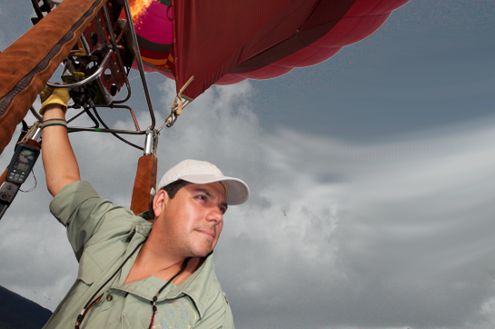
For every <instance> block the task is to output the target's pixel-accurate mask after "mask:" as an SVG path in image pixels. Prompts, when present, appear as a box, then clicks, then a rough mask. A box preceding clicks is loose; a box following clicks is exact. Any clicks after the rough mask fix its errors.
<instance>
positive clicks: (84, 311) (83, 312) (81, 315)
mask: <svg viewBox="0 0 495 329" xmlns="http://www.w3.org/2000/svg"><path fill="white" fill-rule="evenodd" d="M145 241H146V239H145V240H143V241H142V242H141V243H139V244H138V245H137V246H136V247H135V248H134V250H133V251H132V252H131V253H130V254H129V256H127V258H126V259H125V260H124V261H123V262H122V264H120V266H119V268H118V269H117V270H116V271H115V272H114V273H113V274H112V275H111V276H110V277H109V278H108V279H107V280H106V281H105V283H103V284H102V285H101V286H100V287H99V288H98V290H96V292H95V293H94V294H93V296H91V298H90V299H89V300H88V302H87V303H86V305H84V307H83V309H82V310H81V312H80V313H79V315H78V316H77V319H76V324H75V329H79V328H80V326H81V323H82V322H83V320H84V317H85V316H86V314H87V312H88V310H89V309H90V308H91V307H92V306H93V305H94V304H96V303H97V302H99V301H100V299H101V297H102V296H103V294H101V295H100V296H98V298H96V299H94V298H95V297H96V295H98V293H99V292H100V291H101V290H102V289H103V288H104V287H105V286H106V285H107V284H108V282H110V280H112V279H113V278H114V277H115V275H117V273H119V271H120V270H121V269H122V267H124V265H125V264H126V263H127V261H128V260H129V259H130V258H131V257H132V255H134V253H135V252H136V251H137V250H138V249H139V247H141V245H143V243H144V242H145Z"/></svg>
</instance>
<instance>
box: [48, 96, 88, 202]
mask: <svg viewBox="0 0 495 329" xmlns="http://www.w3.org/2000/svg"><path fill="white" fill-rule="evenodd" d="M68 98H69V96H68V92H67V90H66V89H55V91H53V93H52V94H51V95H50V96H49V97H48V98H47V99H46V100H44V101H43V105H42V112H43V122H44V128H43V131H42V156H43V166H44V168H45V177H46V186H47V188H48V191H49V192H50V194H51V195H52V196H55V195H56V194H57V193H58V192H59V191H60V190H61V189H62V188H63V187H64V186H65V185H67V184H70V183H72V182H75V181H78V180H80V175H79V166H78V165H77V160H76V157H75V155H74V152H73V151H72V146H71V144H70V141H69V136H68V134H67V128H66V127H64V126H60V125H56V123H57V121H55V120H54V119H61V120H64V121H65V110H66V104H67V101H68ZM50 123H52V124H54V125H50Z"/></svg>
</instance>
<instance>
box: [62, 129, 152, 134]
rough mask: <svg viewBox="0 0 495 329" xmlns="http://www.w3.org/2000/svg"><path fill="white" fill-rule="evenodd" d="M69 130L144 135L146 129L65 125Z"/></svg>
mask: <svg viewBox="0 0 495 329" xmlns="http://www.w3.org/2000/svg"><path fill="white" fill-rule="evenodd" d="M67 130H68V131H69V132H80V131H91V132H97V133H115V134H126V135H145V134H146V132H147V131H146V130H140V131H132V130H121V129H107V128H87V127H67Z"/></svg>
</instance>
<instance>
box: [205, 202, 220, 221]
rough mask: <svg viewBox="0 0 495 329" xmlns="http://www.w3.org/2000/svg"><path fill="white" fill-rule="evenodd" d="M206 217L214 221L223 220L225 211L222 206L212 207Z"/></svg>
mask: <svg viewBox="0 0 495 329" xmlns="http://www.w3.org/2000/svg"><path fill="white" fill-rule="evenodd" d="M206 219H207V220H208V221H214V222H216V223H219V222H221V221H222V220H223V213H222V210H221V209H220V207H216V206H215V207H211V208H210V209H209V210H208V214H207V217H206Z"/></svg>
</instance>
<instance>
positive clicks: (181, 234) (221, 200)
mask: <svg viewBox="0 0 495 329" xmlns="http://www.w3.org/2000/svg"><path fill="white" fill-rule="evenodd" d="M225 200H226V192H225V188H224V186H223V185H222V184H221V183H211V184H201V185H200V184H189V185H186V186H184V187H182V188H181V189H179V191H178V192H177V193H176V195H175V196H174V198H172V199H170V198H166V200H165V202H164V205H163V208H162V212H161V214H160V215H159V216H158V219H157V220H158V222H157V224H158V223H159V225H161V226H162V227H161V228H162V229H163V232H164V234H165V235H166V236H165V238H166V239H167V246H168V247H169V248H171V249H172V250H171V251H172V252H174V253H176V254H177V255H180V256H182V257H204V256H206V255H208V254H209V253H210V252H211V251H212V250H213V249H214V248H215V246H216V244H217V242H218V239H219V237H220V233H221V232H222V227H223V214H224V213H225V211H226V210H227V203H226V201H225Z"/></svg>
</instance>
